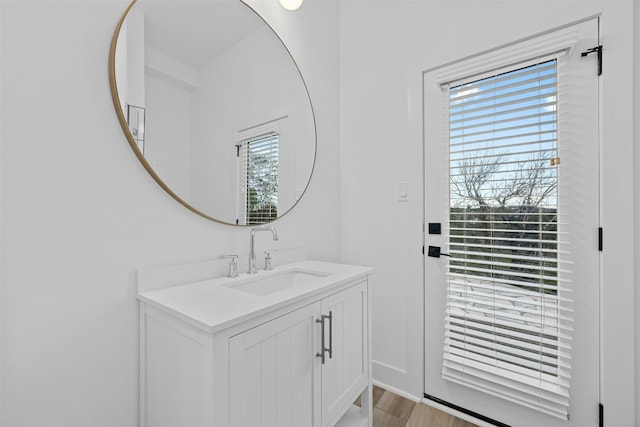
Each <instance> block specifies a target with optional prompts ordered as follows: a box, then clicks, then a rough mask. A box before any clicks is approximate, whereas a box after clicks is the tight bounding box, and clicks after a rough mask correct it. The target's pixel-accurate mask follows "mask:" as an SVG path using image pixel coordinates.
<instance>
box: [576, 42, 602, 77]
mask: <svg viewBox="0 0 640 427" xmlns="http://www.w3.org/2000/svg"><path fill="white" fill-rule="evenodd" d="M594 52H595V53H597V54H598V75H599V76H601V75H602V45H599V46H596V47H592V48H591V49H587V50H585V51H584V52H582V53H581V54H580V56H582V57H585V56H587V55H589V54H591V53H594Z"/></svg>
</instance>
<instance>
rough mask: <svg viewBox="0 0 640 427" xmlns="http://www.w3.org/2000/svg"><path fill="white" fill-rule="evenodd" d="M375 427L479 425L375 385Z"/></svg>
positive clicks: (457, 426)
mask: <svg viewBox="0 0 640 427" xmlns="http://www.w3.org/2000/svg"><path fill="white" fill-rule="evenodd" d="M373 427H477V426H476V425H475V424H472V423H470V422H468V421H465V420H461V419H460V418H456V417H454V416H453V415H449V414H447V413H445V412H442V411H440V410H438V409H435V408H432V407H431V406H427V405H425V404H423V403H415V402H413V401H411V400H408V399H405V398H404V397H401V396H398V395H397V394H394V393H391V392H390V391H386V390H384V389H381V388H380V387H376V386H373Z"/></svg>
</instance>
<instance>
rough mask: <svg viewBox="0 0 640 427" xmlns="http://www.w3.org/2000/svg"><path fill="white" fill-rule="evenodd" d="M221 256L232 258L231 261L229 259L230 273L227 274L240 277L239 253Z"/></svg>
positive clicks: (231, 276)
mask: <svg viewBox="0 0 640 427" xmlns="http://www.w3.org/2000/svg"><path fill="white" fill-rule="evenodd" d="M220 258H221V259H231V261H229V273H228V274H227V277H230V278H234V277H238V255H222V256H220Z"/></svg>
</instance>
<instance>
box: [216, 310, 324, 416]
mask: <svg viewBox="0 0 640 427" xmlns="http://www.w3.org/2000/svg"><path fill="white" fill-rule="evenodd" d="M319 313H320V304H319V303H316V304H312V305H309V306H307V307H303V308H300V309H298V310H296V311H294V312H292V313H289V314H285V315H284V316H281V317H278V318H277V319H274V320H271V321H269V322H267V323H265V324H263V325H260V326H257V327H255V328H253V329H251V330H249V331H247V332H243V333H241V334H239V335H236V336H235V337H232V338H231V341H230V348H229V354H230V357H229V363H230V370H229V371H230V372H229V377H230V389H229V390H230V393H229V395H230V396H229V398H230V403H231V405H230V408H231V410H230V414H229V415H230V425H231V426H232V427H246V426H313V425H319V422H318V420H317V418H318V415H319V413H314V410H313V408H314V407H317V403H316V402H317V400H318V399H317V397H318V396H319V395H320V394H319V392H320V386H321V384H320V381H318V375H319V371H320V364H319V363H316V361H315V360H314V351H316V350H317V349H318V346H317V345H316V343H317V341H318V339H319V338H318V337H319V336H320V334H319V333H318V327H317V326H316V322H315V319H317V318H318V317H319ZM314 417H315V418H316V419H314Z"/></svg>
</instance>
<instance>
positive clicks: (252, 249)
mask: <svg viewBox="0 0 640 427" xmlns="http://www.w3.org/2000/svg"><path fill="white" fill-rule="evenodd" d="M259 231H270V232H271V234H273V240H278V232H277V231H276V229H275V228H273V227H255V228H252V229H251V233H250V234H249V236H250V244H249V271H248V273H249V274H255V273H257V272H258V270H257V268H256V233H257V232H259Z"/></svg>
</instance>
